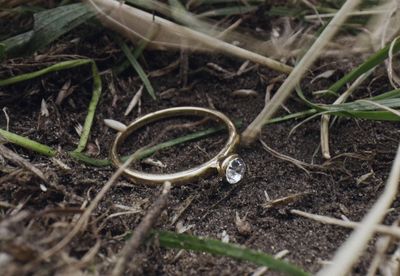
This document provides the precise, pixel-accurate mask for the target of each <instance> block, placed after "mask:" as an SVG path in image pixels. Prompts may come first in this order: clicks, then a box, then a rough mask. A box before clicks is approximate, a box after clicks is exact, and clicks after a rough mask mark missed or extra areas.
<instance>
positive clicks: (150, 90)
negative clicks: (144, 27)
mask: <svg viewBox="0 0 400 276" xmlns="http://www.w3.org/2000/svg"><path fill="white" fill-rule="evenodd" d="M114 39H115V41H116V42H117V43H118V45H119V46H120V47H121V49H122V51H123V52H124V54H125V56H126V58H127V59H128V60H129V62H130V64H131V65H132V67H133V68H134V69H135V71H136V73H138V75H139V77H140V79H141V80H142V82H143V84H144V86H145V87H146V90H147V92H148V93H149V95H150V96H151V97H152V98H153V100H156V95H155V94H154V88H153V86H152V85H151V83H150V81H149V78H148V77H147V75H146V73H145V72H144V70H143V68H142V66H140V64H139V62H138V61H137V59H136V58H135V57H134V55H133V54H132V52H131V51H130V49H129V47H128V45H126V43H125V42H124V41H123V40H122V39H121V38H120V37H118V36H114Z"/></svg>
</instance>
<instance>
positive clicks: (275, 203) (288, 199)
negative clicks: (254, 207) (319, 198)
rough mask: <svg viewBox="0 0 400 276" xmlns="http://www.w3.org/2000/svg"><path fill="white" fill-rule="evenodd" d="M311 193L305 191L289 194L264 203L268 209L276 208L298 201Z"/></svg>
mask: <svg viewBox="0 0 400 276" xmlns="http://www.w3.org/2000/svg"><path fill="white" fill-rule="evenodd" d="M309 194H311V193H309V192H305V193H298V194H293V195H288V196H285V197H281V198H278V199H274V200H270V201H268V202H266V203H264V204H263V207H264V208H266V209H269V208H276V207H279V206H286V205H288V204H290V203H293V202H296V201H299V200H301V199H302V198H304V197H305V196H307V195H309Z"/></svg>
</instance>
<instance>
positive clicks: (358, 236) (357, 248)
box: [318, 146, 400, 275]
mask: <svg viewBox="0 0 400 276" xmlns="http://www.w3.org/2000/svg"><path fill="white" fill-rule="evenodd" d="M399 180H400V146H399V148H398V150H397V154H396V158H395V160H394V162H393V166H392V169H391V171H390V175H389V179H388V181H387V183H386V187H385V190H384V191H383V194H382V195H381V196H380V197H379V199H378V201H377V202H376V203H375V204H374V206H373V207H372V208H371V210H370V211H369V212H368V214H367V215H366V216H365V218H364V219H363V220H362V221H361V223H360V226H359V227H357V228H356V230H355V231H354V232H353V233H352V234H351V235H350V237H349V238H348V239H347V240H346V242H345V243H344V244H343V245H342V246H341V247H340V248H339V249H338V250H337V252H336V253H335V256H334V258H333V260H332V264H331V265H329V266H328V267H326V268H324V269H322V270H321V271H320V272H319V273H318V275H346V274H347V273H349V271H350V269H351V267H352V266H353V264H354V263H355V262H356V261H357V259H358V257H359V256H360V255H361V254H362V251H363V249H364V248H365V247H366V246H367V243H368V242H369V240H370V238H371V236H372V235H373V233H374V230H375V228H376V226H377V225H378V223H379V222H380V221H382V219H383V217H384V216H385V215H386V212H387V210H388V208H389V207H390V205H391V204H392V202H393V200H394V198H395V197H396V195H397V192H398V186H399Z"/></svg>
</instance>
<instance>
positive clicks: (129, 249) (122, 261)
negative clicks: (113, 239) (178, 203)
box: [111, 182, 171, 276]
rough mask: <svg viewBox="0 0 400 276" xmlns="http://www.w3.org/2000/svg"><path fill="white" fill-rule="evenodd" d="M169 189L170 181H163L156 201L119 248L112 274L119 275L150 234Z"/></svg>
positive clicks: (165, 202)
mask: <svg viewBox="0 0 400 276" xmlns="http://www.w3.org/2000/svg"><path fill="white" fill-rule="evenodd" d="M170 190H171V183H170V182H165V183H164V187H163V191H162V193H161V195H160V197H159V198H158V199H157V200H156V202H154V204H153V206H152V207H151V209H150V210H149V212H148V213H147V214H146V216H145V217H144V218H143V220H142V221H141V222H140V223H139V225H138V226H137V227H136V228H135V230H134V231H133V233H132V237H131V238H130V239H129V240H128V241H127V242H126V244H125V246H124V248H123V249H122V250H121V254H120V257H119V258H118V260H117V263H116V264H115V267H114V269H113V271H112V274H111V275H112V276H119V275H122V274H123V273H124V270H125V267H126V264H127V262H128V261H130V260H131V259H132V258H133V256H134V254H135V253H136V251H137V249H138V248H139V246H140V245H141V244H142V243H143V241H144V240H145V238H146V237H147V236H148V235H149V234H150V229H151V227H152V226H153V224H154V223H155V222H156V220H157V218H158V217H159V216H160V214H161V212H162V211H163V210H164V209H165V207H166V206H167V201H168V195H169V192H170Z"/></svg>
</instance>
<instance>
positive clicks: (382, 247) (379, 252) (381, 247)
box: [367, 220, 399, 276]
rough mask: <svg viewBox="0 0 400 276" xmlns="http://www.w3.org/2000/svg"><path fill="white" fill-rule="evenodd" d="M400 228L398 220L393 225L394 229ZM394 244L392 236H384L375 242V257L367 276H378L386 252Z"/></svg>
mask: <svg viewBox="0 0 400 276" xmlns="http://www.w3.org/2000/svg"><path fill="white" fill-rule="evenodd" d="M398 227H399V220H396V221H395V222H394V223H393V224H392V228H398ZM393 242H394V239H393V237H391V236H383V237H379V238H378V239H377V241H376V242H375V256H374V258H373V259H372V261H371V264H370V266H369V268H368V273H367V276H374V275H376V271H377V270H378V268H379V266H380V265H381V264H382V262H383V261H384V260H385V255H386V251H387V249H388V248H389V246H390V245H391V244H392V243H393Z"/></svg>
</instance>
